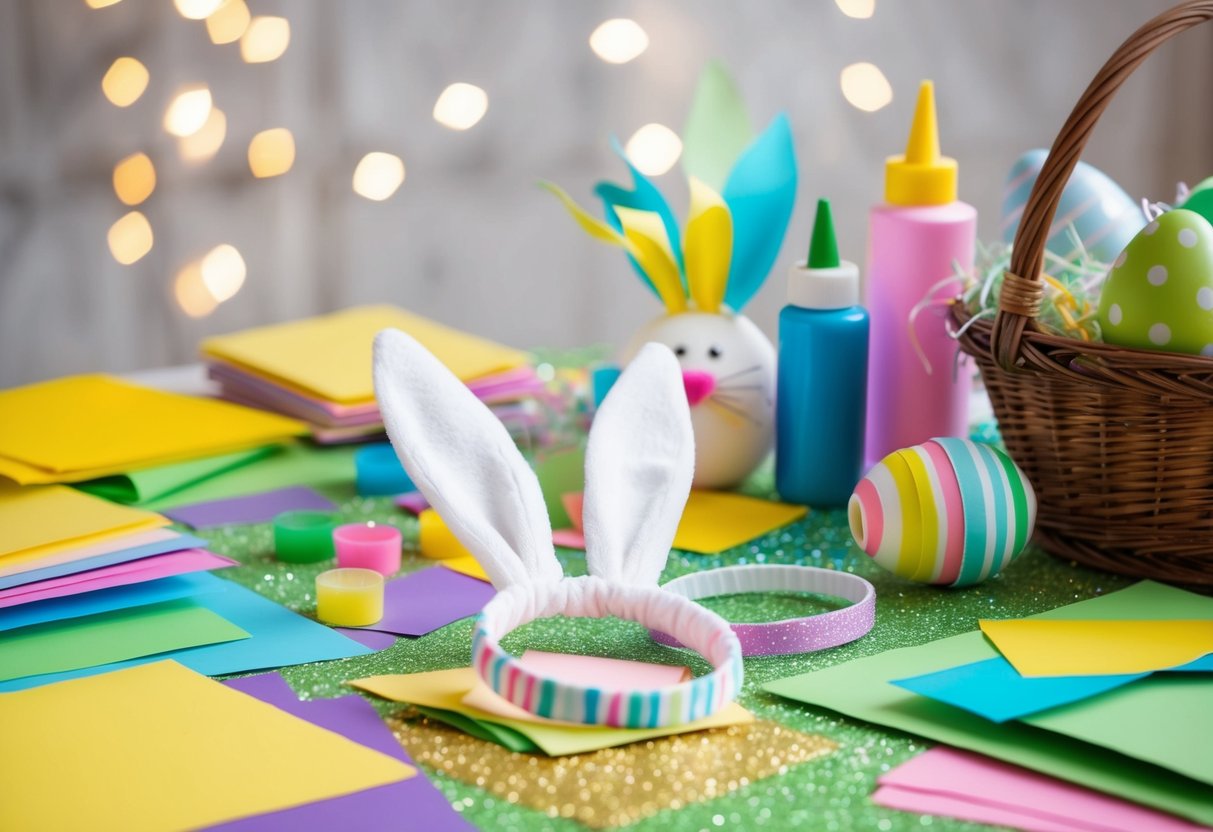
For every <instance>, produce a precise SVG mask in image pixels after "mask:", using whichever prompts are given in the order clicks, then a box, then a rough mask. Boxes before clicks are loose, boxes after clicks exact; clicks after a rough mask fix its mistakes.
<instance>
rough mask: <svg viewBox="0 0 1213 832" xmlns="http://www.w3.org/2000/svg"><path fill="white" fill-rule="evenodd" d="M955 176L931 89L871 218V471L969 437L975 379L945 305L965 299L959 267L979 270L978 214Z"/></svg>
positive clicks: (926, 86) (921, 97)
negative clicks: (935, 444) (916, 448)
mask: <svg viewBox="0 0 1213 832" xmlns="http://www.w3.org/2000/svg"><path fill="white" fill-rule="evenodd" d="M956 175H957V168H956V160H955V159H949V158H947V157H945V156H941V155H940V152H939V128H938V125H937V123H936V120H935V88H934V86H933V85H932V84H931V82H930V81H923V82H922V86H921V87H920V88H919V91H918V104H917V107H916V108H915V110H914V123H913V125H912V126H911V128H910V138H909V141H908V142H907V143H906V152H905V155H904V156H891V157H889V159H888V161H887V162H886V164H885V201H884V204H882V205H876V206H874V207H873V208H872V211H871V214H870V216H869V231H868V258H867V260H868V262H867V285H866V287H865V292H864V298H865V303H866V306H867V308H868V310H869V312H870V313H871V316H872V359H871V372H870V373H869V374H868V408H869V409H868V432H867V443H866V444H867V462H868V464H869V465H871V464H873V463H875V462H877V461H879V460H881V459H883V458H884V457H885V456H887V455H888V454H890V453H892V452H893V451H896V450H900V449H901V448H908V447H910V446H912V445H917V444H919V443H921V442H925V441H926V440H928V439H931V438H932V437H935V436H961V437H964V436H967V435H968V405H969V393H970V389H971V387H972V372H971V370H968V368H967V367H961V368H960V371H959V372H955V371H954V369H953V368H954V365H955V361H956V352H957V347H956V342H955V341H953V340H952V339H951V338H950V337H949V336H948V333H947V329H946V302H947V300H948V299H949V298H953V297H955V296H956V295H958V294H960V291H961V280H960V278H959V277H957V276H956V275H957V271H956V270H957V268H959V269H961V270H963V271H965V272H969V271H971V270H972V268H973V249H974V247H975V245H976V240H977V210H976V209H975V208H973V206H971V205H969V204H967V203H964V202H960V201H959V200H957V198H956ZM949 278H951V279H949ZM928 293H930V297H929V298H928ZM916 307H919V311H918V312H917V313H916V314H913V313H914V311H915V308H916ZM912 315H913V317H914V320H913V321H911V317H912ZM911 329H912V330H913V332H911ZM915 338H916V340H917V343H918V347H919V348H917V349H916V347H915ZM920 350H921V354H920ZM924 358H925V360H926V363H927V364H929V365H930V369H929V370H928V369H927V367H926V366H925V364H924Z"/></svg>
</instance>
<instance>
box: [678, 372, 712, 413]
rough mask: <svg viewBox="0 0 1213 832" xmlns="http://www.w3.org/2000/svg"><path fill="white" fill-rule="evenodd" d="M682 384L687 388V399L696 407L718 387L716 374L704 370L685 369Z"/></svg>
mask: <svg viewBox="0 0 1213 832" xmlns="http://www.w3.org/2000/svg"><path fill="white" fill-rule="evenodd" d="M682 386H683V387H685V388H686V390H687V401H688V402H689V403H690V405H691V407H694V406H695V405H697V404H699V403H700V402H701V401H703V400H704V399H706V398H707V397H708V396H710V395H712V391H713V390H715V389H716V376H714V375H712V374H711V373H705V372H703V371H702V370H684V371H683V373H682Z"/></svg>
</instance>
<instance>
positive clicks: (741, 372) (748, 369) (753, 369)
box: [716, 364, 762, 384]
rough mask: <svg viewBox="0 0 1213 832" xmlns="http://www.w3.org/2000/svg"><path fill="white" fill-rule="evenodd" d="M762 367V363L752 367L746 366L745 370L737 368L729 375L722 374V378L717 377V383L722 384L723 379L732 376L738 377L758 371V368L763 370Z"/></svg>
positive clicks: (725, 379)
mask: <svg viewBox="0 0 1213 832" xmlns="http://www.w3.org/2000/svg"><path fill="white" fill-rule="evenodd" d="M761 369H762V365H761V364H755V365H754V366H752V367H746V368H745V369H744V370H737V371H735V372H732V373H729V374H728V375H727V376H721V377H720V378H718V379H716V383H717V384H720V382H722V381H728V380H729V379H731V378H737V377H738V376H743V375H745V374H746V373H753V372H757V371H758V370H761Z"/></svg>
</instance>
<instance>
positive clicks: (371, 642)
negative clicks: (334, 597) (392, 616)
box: [333, 627, 396, 653]
mask: <svg viewBox="0 0 1213 832" xmlns="http://www.w3.org/2000/svg"><path fill="white" fill-rule="evenodd" d="M333 629H334V630H336V631H337V632H338V633H341V635H343V636H345V637H346V638H349V639H353V640H354V641H356V642H358V643H359V644H361V645H362V646H363V647H366V648H369V649H370V650H372V651H374V652H376V653H378V652H379V651H380V650H386V649H388V648H389V647H391V646H392V645H393V644H395V643H396V636H395V635H393V634H392V633H381V632H379V631H377V630H358V629H354V628H352V627H334V628H333Z"/></svg>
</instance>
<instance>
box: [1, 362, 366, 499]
mask: <svg viewBox="0 0 1213 832" xmlns="http://www.w3.org/2000/svg"><path fill="white" fill-rule="evenodd" d="M367 372H368V373H369V372H370V370H369V368H368V370H367ZM304 431H305V428H304V426H303V424H302V423H300V422H296V421H294V420H293V419H287V418H285V417H282V416H278V415H276V414H273V413H267V412H265V411H262V410H253V409H252V408H248V407H242V406H240V405H236V404H230V403H228V402H221V401H216V400H213V399H202V398H197V397H194V396H183V395H180V394H178V393H167V392H164V391H161V390H153V389H151V388H148V387H140V386H138V385H135V384H130V383H128V382H125V381H121V380H119V379H116V378H113V377H111V376H104V375H89V376H70V377H67V378H60V379H56V380H54V381H46V382H40V383H38V384H30V385H28V386H26V387H18V388H14V389H12V390H6V391H3V392H0V476H5V477H8V478H9V479H12V480H15V481H16V482H18V483H21V484H23V485H25V484H29V483H39V482H81V481H83V480H91V479H96V478H98V477H104V476H108V475H110V474H120V473H123V472H125V471H129V470H132V469H136V468H147V467H152V466H156V465H164V464H167V463H172V462H183V461H185V460H188V459H196V458H198V457H200V456H211V455H214V454H223V453H229V452H232V451H238V450H243V449H245V448H252V447H258V446H261V445H267V444H270V443H274V442H280V441H282V440H284V439H287V438H288V437H291V436H298V435H300V434H302V433H303V432H304Z"/></svg>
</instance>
